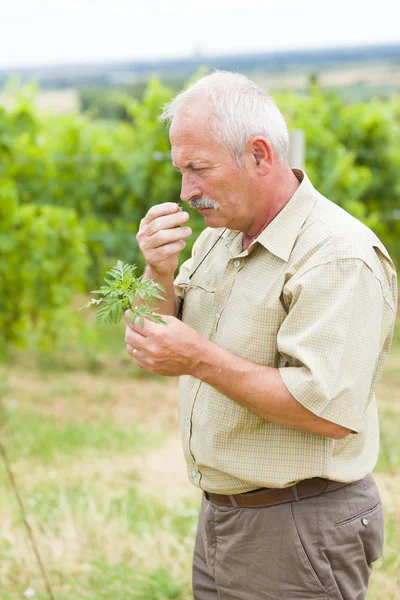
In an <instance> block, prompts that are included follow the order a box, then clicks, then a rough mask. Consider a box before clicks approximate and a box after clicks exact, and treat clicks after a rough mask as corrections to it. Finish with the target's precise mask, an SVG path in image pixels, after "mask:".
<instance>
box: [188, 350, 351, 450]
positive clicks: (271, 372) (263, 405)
mask: <svg viewBox="0 0 400 600" xmlns="http://www.w3.org/2000/svg"><path fill="white" fill-rule="evenodd" d="M202 346H203V347H202V348H200V349H199V352H198V356H197V359H196V360H195V361H194V365H195V366H194V368H193V371H192V373H191V374H192V375H194V376H195V377H197V378H198V379H201V380H202V381H204V382H206V383H208V384H209V385H211V386H212V387H214V388H216V389H217V390H219V391H220V392H222V393H223V394H225V395H226V396H228V397H229V398H231V399H232V400H234V401H235V402H238V403H239V404H241V405H243V406H245V407H246V408H248V409H249V410H250V411H251V412H253V413H255V414H257V415H259V416H260V417H262V418H263V419H265V420H267V421H271V422H273V423H277V424H279V425H284V426H285V427H290V428H292V429H300V430H302V431H307V432H311V433H315V434H318V435H322V436H325V437H330V438H335V439H340V438H342V437H345V436H346V435H347V434H348V433H350V430H348V429H346V428H345V427H341V426H340V425H336V424H335V423H332V422H330V421H327V420H326V419H322V418H321V417H318V416H317V415H315V414H314V413H312V412H311V411H309V410H308V409H307V408H305V407H304V406H302V405H301V404H300V403H299V402H298V401H297V400H296V399H295V398H294V397H293V396H292V395H291V393H290V392H289V390H288V389H287V387H286V386H285V384H284V383H283V380H282V377H281V375H280V372H279V369H276V368H272V367H264V366H262V365H258V364H256V363H252V362H250V361H248V360H246V359H244V358H241V357H239V356H236V355H235V354H232V353H231V352H228V351H227V350H224V349H223V348H221V347H219V346H218V345H216V344H213V343H212V342H209V341H208V340H204V345H203V344H202Z"/></svg>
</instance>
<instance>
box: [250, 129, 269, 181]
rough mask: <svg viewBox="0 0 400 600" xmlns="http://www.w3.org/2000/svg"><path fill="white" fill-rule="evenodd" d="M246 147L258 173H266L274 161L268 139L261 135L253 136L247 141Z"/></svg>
mask: <svg viewBox="0 0 400 600" xmlns="http://www.w3.org/2000/svg"><path fill="white" fill-rule="evenodd" d="M247 149H248V154H249V156H250V157H251V161H252V165H253V166H254V168H255V169H256V170H257V172H258V173H259V175H268V173H269V172H270V170H271V167H272V163H273V161H274V152H273V150H272V146H271V144H270V143H269V142H268V140H267V139H266V138H264V137H261V136H257V137H254V138H252V139H251V140H250V141H249V143H248V148H247Z"/></svg>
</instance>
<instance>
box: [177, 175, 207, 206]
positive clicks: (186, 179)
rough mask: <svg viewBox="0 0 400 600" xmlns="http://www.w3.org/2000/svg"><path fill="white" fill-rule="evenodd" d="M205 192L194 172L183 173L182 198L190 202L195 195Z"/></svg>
mask: <svg viewBox="0 0 400 600" xmlns="http://www.w3.org/2000/svg"><path fill="white" fill-rule="evenodd" d="M202 194H203V192H202V191H201V189H200V188H199V186H198V184H197V183H196V177H195V175H194V174H193V173H182V186H181V200H182V201H183V202H188V201H189V200H190V199H191V198H193V196H201V195H202Z"/></svg>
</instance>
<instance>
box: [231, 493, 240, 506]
mask: <svg viewBox="0 0 400 600" xmlns="http://www.w3.org/2000/svg"><path fill="white" fill-rule="evenodd" d="M229 500H230V501H231V502H232V506H234V507H235V508H238V507H239V504H238V503H237V502H236V499H235V496H229Z"/></svg>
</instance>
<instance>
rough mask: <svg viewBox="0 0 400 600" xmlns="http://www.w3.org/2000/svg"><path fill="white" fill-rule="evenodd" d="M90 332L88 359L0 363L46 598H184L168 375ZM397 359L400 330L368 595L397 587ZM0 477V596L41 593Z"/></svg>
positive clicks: (187, 549) (117, 341)
mask: <svg viewBox="0 0 400 600" xmlns="http://www.w3.org/2000/svg"><path fill="white" fill-rule="evenodd" d="M100 336H103V337H100V338H99V339H98V340H97V341H96V347H95V353H94V354H92V355H90V356H89V357H88V356H87V355H84V354H82V353H79V351H78V350H76V349H75V351H73V350H72V349H71V352H70V353H69V354H66V355H65V356H64V358H63V359H61V361H60V358H59V357H52V359H51V360H50V359H48V360H47V362H43V361H42V362H41V363H38V362H37V361H36V360H35V359H34V358H32V357H29V356H24V357H20V358H19V359H18V360H16V361H14V362H13V364H8V365H2V366H1V367H0V394H1V396H0V397H1V415H2V417H1V440H2V443H3V444H4V446H5V448H6V451H7V454H8V458H9V461H10V463H11V465H12V469H13V472H14V474H15V477H16V480H17V484H18V487H19V489H20V492H21V495H22V496H23V498H24V503H25V505H26V510H27V513H28V516H29V520H30V522H31V523H32V526H33V530H34V532H35V537H36V539H37V542H38V546H39V548H40V551H41V554H42V556H43V561H44V563H45V565H46V567H47V570H48V572H49V576H50V580H51V584H52V587H53V590H54V593H55V597H56V599H57V600H83V599H87V600H89V599H90V600H101V599H106V598H107V599H113V600H130V599H142V600H168V599H175V600H189V599H190V598H191V593H190V571H191V553H192V548H193V536H194V532H195V526H196V517H197V509H198V506H199V501H200V494H199V492H198V491H197V490H196V489H195V488H193V487H192V486H191V485H190V483H189V482H188V481H187V478H186V470H185V465H184V462H183V458H182V454H181V449H180V441H179V434H178V424H177V414H176V387H177V381H176V380H175V379H164V380H163V379H160V378H149V377H145V376H143V375H142V376H139V377H138V372H137V371H135V370H134V368H133V367H132V363H131V361H130V359H129V357H128V356H126V355H125V351H124V342H123V328H122V327H121V329H119V328H118V327H115V328H104V330H103V331H102V332H101V333H100ZM399 364H400V328H398V331H397V338H396V341H395V345H394V348H393V350H392V353H391V356H390V358H389V360H388V362H387V365H386V368H385V372H384V376H383V377H382V380H381V382H380V384H379V390H378V395H379V406H380V417H381V427H382V449H381V455H380V459H379V463H378V466H377V469H376V478H377V481H378V485H379V488H380V491H381V494H382V497H383V501H384V505H385V511H386V544H385V551H384V556H383V558H381V559H380V560H379V561H378V563H376V567H375V570H374V573H373V576H372V580H371V587H370V593H369V595H368V600H397V599H398V598H399V597H400V506H399V503H398V500H397V499H398V497H399V495H400V442H399V436H398V431H399V422H400V369H399ZM0 480H1V484H2V489H3V492H2V494H1V497H0V518H1V523H2V527H1V537H0V590H1V592H0V598H1V600H16V599H20V598H23V597H34V598H40V599H45V598H48V596H47V595H46V593H45V587H44V584H43V581H42V579H41V577H40V573H39V570H38V567H37V564H36V562H35V559H34V555H33V552H32V548H31V545H30V542H29V538H28V536H27V534H26V531H25V529H24V527H23V523H22V519H21V516H20V513H19V509H18V505H17V503H16V500H15V497H14V494H13V490H12V488H11V486H10V483H9V481H8V479H7V476H6V471H5V469H4V465H1V466H0Z"/></svg>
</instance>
